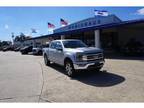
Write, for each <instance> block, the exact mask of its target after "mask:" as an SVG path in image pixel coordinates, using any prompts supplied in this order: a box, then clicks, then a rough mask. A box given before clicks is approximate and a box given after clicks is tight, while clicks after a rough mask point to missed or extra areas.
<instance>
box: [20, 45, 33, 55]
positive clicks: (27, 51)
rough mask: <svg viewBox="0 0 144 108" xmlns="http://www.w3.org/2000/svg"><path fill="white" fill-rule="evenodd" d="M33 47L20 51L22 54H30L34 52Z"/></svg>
mask: <svg viewBox="0 0 144 108" xmlns="http://www.w3.org/2000/svg"><path fill="white" fill-rule="evenodd" d="M32 49H33V46H26V47H24V48H21V49H20V52H21V54H28V53H29V52H32Z"/></svg>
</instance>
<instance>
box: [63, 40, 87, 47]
mask: <svg viewBox="0 0 144 108" xmlns="http://www.w3.org/2000/svg"><path fill="white" fill-rule="evenodd" d="M63 45H64V47H65V48H82V47H87V45H86V44H84V43H83V42H82V41H79V40H71V41H63Z"/></svg>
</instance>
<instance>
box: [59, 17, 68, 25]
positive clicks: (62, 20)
mask: <svg viewBox="0 0 144 108" xmlns="http://www.w3.org/2000/svg"><path fill="white" fill-rule="evenodd" d="M60 24H61V25H62V26H66V25H68V22H67V21H66V20H64V19H62V18H61V19H60Z"/></svg>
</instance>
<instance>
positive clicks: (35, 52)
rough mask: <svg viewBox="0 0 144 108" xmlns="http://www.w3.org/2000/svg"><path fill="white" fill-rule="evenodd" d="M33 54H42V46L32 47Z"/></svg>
mask: <svg viewBox="0 0 144 108" xmlns="http://www.w3.org/2000/svg"><path fill="white" fill-rule="evenodd" d="M32 53H33V55H42V47H37V48H33V49H32Z"/></svg>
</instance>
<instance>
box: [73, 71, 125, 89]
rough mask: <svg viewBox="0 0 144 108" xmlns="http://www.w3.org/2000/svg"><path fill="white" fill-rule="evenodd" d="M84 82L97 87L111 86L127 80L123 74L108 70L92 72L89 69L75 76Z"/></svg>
mask: <svg viewBox="0 0 144 108" xmlns="http://www.w3.org/2000/svg"><path fill="white" fill-rule="evenodd" d="M74 79H75V80H78V81H80V82H82V83H85V84H88V85H91V86H96V87H109V86H114V85H117V84H120V83H122V82H124V81H125V78H124V77H123V76H120V75H117V74H114V73H110V72H107V71H99V72H91V71H87V72H85V73H81V74H80V75H78V76H76V77H75V78H74Z"/></svg>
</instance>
